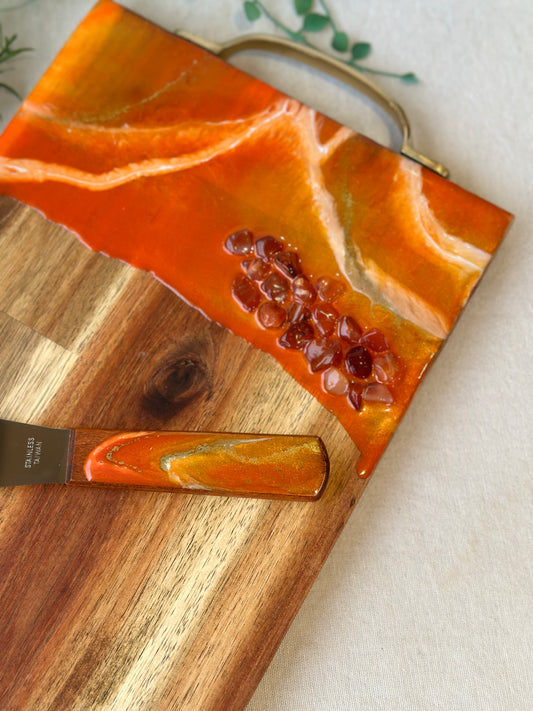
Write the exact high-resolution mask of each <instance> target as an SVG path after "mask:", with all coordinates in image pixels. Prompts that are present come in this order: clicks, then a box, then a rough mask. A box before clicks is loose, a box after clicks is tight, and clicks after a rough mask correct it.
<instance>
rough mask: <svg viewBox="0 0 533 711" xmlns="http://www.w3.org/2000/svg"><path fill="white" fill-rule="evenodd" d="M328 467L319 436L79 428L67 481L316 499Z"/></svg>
mask: <svg viewBox="0 0 533 711" xmlns="http://www.w3.org/2000/svg"><path fill="white" fill-rule="evenodd" d="M328 470H329V462H328V457H327V453H326V450H325V447H324V445H323V443H322V441H321V440H320V439H319V438H318V437H307V436H299V435H258V434H227V433H191V432H160V431H157V432H152V431H150V432H102V431H97V430H75V431H74V447H73V455H72V467H71V474H70V478H69V480H68V482H67V483H68V484H69V485H82V486H83V485H85V486H91V485H96V486H112V487H127V488H139V489H153V490H165V491H183V492H185V493H197V494H218V495H222V496H246V497H256V498H269V499H290V500H300V501H313V500H315V499H317V498H319V496H320V495H321V493H322V491H323V490H324V487H325V484H326V481H327V477H328Z"/></svg>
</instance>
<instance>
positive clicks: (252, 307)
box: [224, 229, 401, 411]
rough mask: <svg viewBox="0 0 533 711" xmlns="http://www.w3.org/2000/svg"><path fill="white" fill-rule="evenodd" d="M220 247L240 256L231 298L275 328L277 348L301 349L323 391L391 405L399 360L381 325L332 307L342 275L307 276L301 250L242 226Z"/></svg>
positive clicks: (357, 403)
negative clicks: (362, 322) (366, 325)
mask: <svg viewBox="0 0 533 711" xmlns="http://www.w3.org/2000/svg"><path fill="white" fill-rule="evenodd" d="M224 246H225V249H226V251H227V252H229V253H230V254H232V255H236V256H238V257H240V258H241V269H242V271H241V272H240V273H238V274H237V275H236V276H235V278H234V280H233V284H232V295H233V298H234V299H235V301H236V302H237V303H238V304H239V305H240V307H241V308H242V309H244V310H245V311H248V312H250V313H254V314H255V318H256V320H257V322H258V324H259V325H260V326H261V327H262V328H265V329H270V330H272V331H278V332H279V335H278V338H277V342H278V345H279V346H280V348H284V349H289V350H297V351H301V353H302V355H303V357H304V358H305V360H306V361H307V364H308V366H309V369H310V371H311V372H312V373H317V374H320V375H321V377H322V387H323V389H324V390H325V391H326V392H328V393H330V394H332V395H338V396H345V397H346V398H347V399H348V402H349V403H350V405H351V406H352V407H353V408H354V409H355V410H357V411H360V410H361V409H362V408H363V406H364V404H365V403H371V402H372V403H381V404H382V405H385V406H387V405H392V403H393V402H394V395H393V392H392V389H391V385H392V383H394V382H395V381H396V380H397V379H398V378H399V376H400V371H401V366H400V362H399V360H398V358H397V357H396V356H395V355H394V354H393V353H392V351H391V349H390V346H389V343H388V341H387V338H386V336H385V334H384V333H383V332H382V331H380V330H379V329H377V328H368V329H363V328H361V326H360V325H359V323H358V322H357V321H356V319H355V318H354V317H353V316H351V315H348V314H343V313H341V312H340V311H339V310H338V308H336V306H335V302H336V301H337V300H338V299H340V298H341V297H342V295H343V294H344V293H345V292H346V287H345V285H344V284H343V282H342V281H340V280H339V279H336V278H334V277H331V276H327V275H324V276H321V277H319V278H317V279H314V280H312V279H311V278H309V277H308V276H307V275H306V274H305V272H304V270H303V268H302V264H301V260H300V256H299V254H298V253H297V252H296V251H291V250H288V249H286V248H285V244H284V243H283V242H282V241H281V240H279V239H276V238H275V237H273V236H272V235H266V236H261V237H258V238H255V237H254V235H253V233H252V232H251V231H250V230H246V229H243V230H239V231H237V232H234V233H233V234H231V235H230V236H229V237H228V238H227V239H226V241H225V245H224Z"/></svg>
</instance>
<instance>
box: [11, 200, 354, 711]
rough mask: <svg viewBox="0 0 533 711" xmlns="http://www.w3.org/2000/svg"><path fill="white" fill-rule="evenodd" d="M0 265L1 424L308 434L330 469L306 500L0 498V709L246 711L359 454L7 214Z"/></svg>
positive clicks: (274, 375)
mask: <svg viewBox="0 0 533 711" xmlns="http://www.w3.org/2000/svg"><path fill="white" fill-rule="evenodd" d="M0 255H1V258H0V274H1V280H2V285H3V288H2V290H1V292H0V329H1V334H2V337H1V339H0V353H1V356H2V364H3V367H2V370H1V373H0V395H1V396H0V417H1V418H4V419H14V420H19V421H23V422H32V423H35V424H41V425H48V426H55V427H66V428H78V427H88V428H101V429H129V430H136V429H176V430H202V431H233V432H238V431H241V432H265V433H283V434H285V433H301V434H317V435H319V436H321V437H322V439H323V441H324V443H325V445H326V448H327V450H328V453H329V456H330V461H331V470H330V478H329V482H328V485H327V487H326V490H325V493H324V494H323V496H322V498H321V499H320V500H319V501H317V502H312V503H300V502H282V501H265V500H255V499H236V498H224V497H213V496H206V497H203V496H197V495H187V494H173V493H172V494H171V493H154V492H140V491H123V490H118V491H117V490H87V489H85V488H78V487H74V488H68V487H61V486H57V485H41V486H27V487H16V488H5V489H2V490H0V497H1V503H0V573H1V575H0V649H2V654H3V659H2V665H1V668H0V708H2V709H3V710H5V711H15V710H16V711H20V710H22V709H24V710H26V709H28V710H29V709H39V711H46V710H48V709H50V710H52V709H53V711H62V710H66V709H68V710H69V711H78V710H79V711H82V710H83V711H90V710H92V709H103V708H106V709H119V710H121V711H123V710H124V709H128V711H135V710H141V709H142V710H143V711H159V710H162V709H180V711H192V710H194V711H198V710H199V709H202V711H221V709H224V711H230V710H237V709H243V708H244V707H245V706H246V704H247V702H248V701H249V699H250V697H251V695H252V694H253V692H254V690H255V688H256V686H257V684H258V682H259V680H260V678H261V676H262V675H263V673H264V671H265V669H266V668H267V666H268V663H269V661H270V660H271V658H272V656H273V654H274V652H275V650H276V648H277V646H278V645H279V643H280V642H281V640H282V638H283V636H284V634H285V632H286V630H287V629H288V627H289V625H290V623H291V621H292V619H293V618H294V616H295V614H296V612H297V610H298V608H299V607H300V605H301V603H302V601H303V599H304V597H305V595H306V593H307V591H308V590H309V588H310V586H311V584H312V583H313V580H314V579H315V577H316V575H317V574H318V572H319V570H320V568H321V566H322V564H323V563H324V561H325V559H326V557H327V555H328V553H329V551H330V549H331V547H332V546H333V544H334V542H335V540H336V538H337V536H338V535H339V533H340V531H341V530H342V528H343V526H344V524H345V523H346V521H347V519H348V517H349V515H350V513H351V511H352V510H353V507H354V506H355V504H356V502H357V500H358V498H359V496H360V495H361V493H362V491H363V488H364V485H365V481H364V480H362V479H360V478H359V477H358V476H357V474H356V462H357V459H358V456H359V453H358V451H357V449H356V447H355V445H354V444H353V443H352V441H351V440H350V438H349V437H348V435H347V434H346V432H345V431H344V430H343V428H342V427H341V426H340V425H339V424H338V422H337V421H336V419H335V418H334V417H333V415H331V414H330V413H329V412H328V411H326V410H325V409H324V408H323V407H322V406H321V405H320V404H319V403H318V402H317V401H316V400H315V399H314V398H313V397H312V396H311V395H309V393H307V392H306V391H305V390H304V389H303V388H302V387H301V386H300V385H299V384H298V383H297V382H296V381H294V380H293V379H292V378H291V377H290V376H289V375H287V374H286V373H285V371H284V370H283V369H282V368H281V366H279V365H278V364H277V363H276V362H275V361H274V360H273V359H272V358H271V357H270V356H269V355H267V354H265V353H262V352H260V351H258V350H255V349H254V348H252V347H251V346H250V345H249V344H247V343H246V342H245V341H243V340H241V339H240V338H238V337H236V336H234V335H232V334H231V333H229V332H228V331H226V330H224V329H223V328H221V327H220V326H218V325H216V324H214V323H212V322H210V321H208V320H206V319H205V318H204V317H203V316H202V315H201V314H200V313H199V312H197V311H196V310H194V309H193V308H191V307H190V306H188V305H187V304H185V303H184V302H183V301H181V300H180V299H179V298H178V297H177V296H176V295H175V294H173V293H172V292H171V291H170V290H169V289H167V288H166V287H164V286H163V285H162V284H160V283H159V282H157V281H156V280H155V279H154V278H153V277H152V276H151V275H149V274H147V273H144V272H141V271H139V270H136V269H133V268H132V267H130V266H128V265H126V264H123V263H121V262H118V261H115V260H111V259H109V258H107V257H105V256H104V255H102V254H96V253H94V252H91V251H90V250H89V249H87V248H86V247H85V246H84V245H82V244H81V243H80V242H79V241H78V240H77V238H76V237H75V236H74V235H72V234H71V233H69V232H68V231H67V230H65V229H63V228H62V227H60V226H58V225H56V224H53V223H51V222H48V221H46V220H45V219H44V218H43V217H42V216H41V215H40V214H39V213H37V212H36V211H34V210H32V209H31V208H29V207H26V206H24V205H21V204H19V203H17V202H16V201H14V200H12V199H9V198H0Z"/></svg>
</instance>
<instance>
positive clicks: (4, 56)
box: [0, 23, 32, 101]
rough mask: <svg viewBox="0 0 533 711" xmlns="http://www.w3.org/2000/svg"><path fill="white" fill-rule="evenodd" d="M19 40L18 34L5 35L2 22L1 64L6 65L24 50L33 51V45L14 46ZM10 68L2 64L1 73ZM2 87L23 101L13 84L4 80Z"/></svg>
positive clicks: (0, 27) (0, 32) (0, 30)
mask: <svg viewBox="0 0 533 711" xmlns="http://www.w3.org/2000/svg"><path fill="white" fill-rule="evenodd" d="M16 40H17V35H11V37H6V36H5V35H4V32H3V30H2V24H1V23H0V64H1V65H5V63H6V62H9V61H11V60H12V59H13V57H16V56H17V55H19V54H21V53H22V52H31V51H32V49H31V47H16V48H15V47H14V46H13V45H14V44H15V42H16ZM8 69H9V67H5V66H2V67H0V74H3V73H4V72H6V71H7V70H8ZM0 88H1V89H5V90H6V91H8V92H9V93H10V94H13V96H16V97H17V99H19V101H22V97H21V96H20V94H19V93H18V91H16V90H15V89H13V87H12V86H9V84H6V83H4V82H0Z"/></svg>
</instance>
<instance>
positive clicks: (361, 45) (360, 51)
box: [352, 42, 372, 59]
mask: <svg viewBox="0 0 533 711" xmlns="http://www.w3.org/2000/svg"><path fill="white" fill-rule="evenodd" d="M371 49H372V46H371V45H370V44H369V43H368V42H356V43H355V44H354V45H353V46H352V57H353V58H354V59H364V58H365V57H368V55H369V54H370V50H371Z"/></svg>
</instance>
